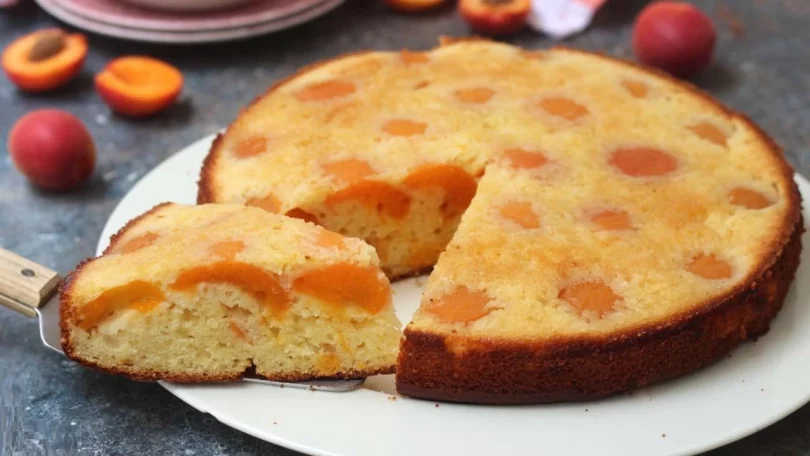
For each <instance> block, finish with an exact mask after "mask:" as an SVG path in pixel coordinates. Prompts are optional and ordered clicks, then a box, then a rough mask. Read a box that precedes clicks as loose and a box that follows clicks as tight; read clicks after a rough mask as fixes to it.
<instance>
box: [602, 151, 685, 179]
mask: <svg viewBox="0 0 810 456" xmlns="http://www.w3.org/2000/svg"><path fill="white" fill-rule="evenodd" d="M610 164H611V165H613V166H614V167H616V168H618V169H619V170H620V171H621V172H622V173H624V174H626V175H628V176H631V177H653V176H663V175H665V174H669V173H671V172H673V171H675V170H676V169H678V160H676V159H675V157H673V156H672V155H670V154H668V153H666V152H664V151H662V150H660V149H655V148H652V147H626V148H621V149H617V150H616V151H614V152H613V154H612V155H611V157H610Z"/></svg>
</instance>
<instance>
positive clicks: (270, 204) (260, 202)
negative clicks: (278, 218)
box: [245, 193, 281, 214]
mask: <svg viewBox="0 0 810 456" xmlns="http://www.w3.org/2000/svg"><path fill="white" fill-rule="evenodd" d="M245 205H247V206H255V207H258V208H261V209H264V210H266V211H267V212H270V213H273V214H278V212H279V211H280V210H281V201H279V199H278V198H276V195H274V194H272V193H268V194H267V196H265V197H262V198H250V199H249V200H247V202H245Z"/></svg>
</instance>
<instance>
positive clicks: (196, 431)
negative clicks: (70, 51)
mask: <svg viewBox="0 0 810 456" xmlns="http://www.w3.org/2000/svg"><path fill="white" fill-rule="evenodd" d="M643 3H644V2H641V1H637V0H611V1H610V2H609V3H608V5H607V6H606V7H605V8H604V10H603V11H601V12H600V13H599V15H598V17H597V20H596V21H595V24H594V25H593V26H592V27H591V28H590V29H589V30H588V31H587V32H586V33H584V34H582V35H580V36H578V37H576V38H573V39H571V40H569V42H568V44H570V45H573V46H578V47H583V48H587V49H595V50H601V51H604V52H607V53H609V54H613V55H617V56H625V57H629V56H630V55H631V52H630V44H629V43H630V24H631V22H632V18H633V16H634V14H635V12H636V11H638V9H639V8H640V7H641V5H642V4H643ZM694 3H698V4H700V5H701V6H702V7H703V8H704V10H705V11H707V12H709V13H711V15H712V16H713V17H714V18H715V20H716V23H717V24H718V28H719V32H720V36H721V39H720V42H719V46H718V49H717V59H716V62H715V64H714V66H713V67H712V68H711V69H710V70H708V71H707V72H706V73H704V74H703V75H701V76H700V77H698V78H697V79H696V80H695V82H696V83H697V84H698V85H699V86H701V87H703V88H704V89H706V90H708V91H710V92H711V93H712V94H714V95H716V96H717V97H719V98H720V99H721V100H723V101H724V102H726V103H727V104H728V105H730V106H731V107H733V108H735V109H738V110H741V111H744V112H746V113H747V114H748V115H749V116H750V117H752V118H753V119H754V120H755V121H756V122H758V123H760V125H761V126H762V127H763V128H764V129H765V130H766V131H768V132H769V133H770V134H771V135H772V136H773V137H774V138H775V139H776V140H777V142H779V143H780V144H781V145H782V146H783V147H784V148H785V149H786V154H787V156H788V158H789V160H790V161H791V163H792V164H793V165H794V166H795V167H796V168H797V169H798V170H799V171H800V172H802V173H803V174H805V175H810V155H808V152H807V151H808V148H809V147H810V76H808V75H810V72H809V71H808V70H810V61H808V56H810V32H808V31H807V29H808V27H810V2H807V1H806V0H740V1H731V0H726V1H725V2H720V1H710V0H706V1H697V2H694ZM732 23H740V24H742V25H743V26H744V27H743V30H742V35H741V36H735V33H734V32H733V30H734V29H735V28H736V29H737V34H738V35H739V33H740V31H741V30H739V27H737V26H732ZM55 24H57V22H56V21H55V20H53V19H51V18H50V17H48V16H47V15H46V14H45V13H43V12H42V11H41V10H39V9H38V8H37V7H36V6H34V5H32V4H31V3H30V0H23V4H22V5H21V6H19V7H17V8H14V9H12V10H6V11H4V10H0V47H4V46H5V45H6V44H8V43H9V42H10V41H11V40H12V39H13V38H15V37H17V36H19V35H22V34H24V33H26V32H29V31H31V30H34V29H37V28H41V27H46V26H53V25H55ZM465 34H468V30H467V28H466V27H465V25H464V24H463V23H462V21H461V20H460V19H459V17H458V16H457V15H456V14H455V13H454V12H453V10H452V8H447V9H446V10H444V11H440V12H438V13H436V14H430V15H424V16H415V17H405V16H400V15H396V14H393V13H391V12H390V11H388V10H387V9H386V8H385V7H384V6H382V0H373V1H372V0H349V2H348V3H347V4H345V5H343V6H342V7H340V8H339V9H338V10H336V11H334V12H332V13H330V14H328V15H327V16H325V17H322V18H321V19H318V20H316V21H314V22H311V23H308V24H306V25H303V26H299V27H297V28H295V29H292V30H289V31H285V32H282V33H277V34H274V35H269V36H266V37H262V38H258V39H253V40H249V41H242V42H236V43H230V44H220V45H211V46H192V47H173V46H155V45H144V44H138V43H129V42H124V41H119V40H114V39H108V38H104V37H100V36H95V35H90V48H91V52H90V55H89V56H88V60H87V63H86V65H85V69H84V71H83V72H82V75H81V77H79V78H78V80H76V81H74V82H73V83H71V84H70V85H69V86H68V87H66V88H65V89H63V90H59V91H57V92H54V93H49V94H45V95H37V96H31V95H25V94H23V93H21V92H19V91H17V90H16V89H15V88H14V87H13V86H12V85H11V84H10V83H9V82H8V80H6V79H5V78H2V77H0V134H2V137H1V138H0V140H1V141H2V144H5V142H6V140H7V135H8V131H9V129H10V128H11V125H12V123H13V122H14V120H15V119H17V118H18V117H20V116H21V115H23V114H24V113H25V112H27V111H30V110H32V109H36V108H41V107H46V106H55V107H60V108H63V109H67V110H69V111H72V112H73V113H75V114H77V115H78V116H79V117H81V118H82V119H84V121H85V122H86V123H87V125H88V126H89V128H90V130H91V132H92V134H93V136H94V138H95V140H96V144H97V147H98V151H99V162H98V168H97V171H96V173H95V177H94V179H93V180H92V182H91V183H90V184H89V185H88V186H86V187H85V188H84V189H82V190H80V191H77V192H74V193H70V194H62V195H53V194H45V193H42V192H39V191H37V190H34V189H33V188H31V187H30V186H29V185H27V184H26V182H25V181H24V180H23V178H22V177H21V176H20V175H19V174H17V173H16V172H15V171H14V169H13V167H12V165H11V162H10V160H9V158H8V156H7V155H6V154H5V153H4V154H2V156H1V157H0V246H2V247H4V248H6V249H10V250H12V251H15V252H17V253H19V254H21V255H24V256H27V257H29V258H32V259H33V260H35V261H38V262H40V263H43V264H45V265H48V266H50V267H52V268H55V269H57V270H59V271H62V272H65V271H68V270H69V269H70V268H71V267H73V266H74V265H75V264H76V263H77V262H78V261H80V260H81V259H83V258H85V257H87V256H90V255H92V254H93V252H94V248H95V245H96V242H97V240H98V236H99V234H100V232H101V228H102V226H103V224H104V222H105V221H106V219H107V216H108V214H109V213H110V212H111V211H112V209H113V208H114V207H115V205H116V204H117V202H118V201H119V199H120V198H121V197H122V196H123V195H124V194H125V193H126V192H127V190H128V189H129V188H130V187H131V186H132V185H133V184H134V183H135V182H136V181H137V180H138V179H139V178H140V177H141V176H143V174H144V173H146V172H147V171H148V170H150V169H151V168H152V167H154V166H155V165H156V164H158V163H160V162H161V161H162V160H163V159H165V158H166V157H168V156H169V155H171V154H172V153H174V152H175V151H177V150H179V149H180V148H182V147H183V146H185V145H187V144H189V143H191V142H192V141H194V140H196V139H198V138H200V137H202V136H205V135H207V134H210V133H212V132H214V131H216V130H217V129H218V128H220V127H222V126H224V125H226V124H227V123H228V122H229V121H230V120H231V119H233V118H234V117H235V116H236V114H237V112H238V110H239V108H240V107H241V106H243V105H245V104H246V103H248V102H249V101H250V100H251V99H253V97H255V96H256V95H257V94H259V93H261V92H262V91H263V90H264V89H265V88H266V87H267V86H268V85H269V84H270V83H271V82H273V81H274V80H276V79H279V78H281V77H283V76H286V75H288V74H290V73H291V72H293V71H294V70H295V69H296V68H298V67H301V66H303V65H305V64H308V63H310V62H313V61H315V60H319V59H323V58H328V57H333V56H336V55H338V54H341V53H344V52H347V51H354V50H358V49H366V48H378V49H400V48H403V47H407V48H417V49H418V48H429V47H432V46H433V45H434V43H435V42H436V40H437V37H438V36H439V35H452V36H461V35H465ZM511 41H513V42H515V43H518V44H521V45H525V46H528V47H542V46H548V45H551V44H553V43H552V42H551V41H550V40H549V39H547V38H544V37H542V36H540V35H537V34H534V33H532V32H529V31H526V32H523V33H522V34H520V35H518V36H516V37H514V38H513V39H512V40H511ZM122 54H148V55H153V56H156V57H159V58H163V59H166V60H168V61H170V62H173V63H174V64H176V65H178V66H179V67H180V68H181V69H182V70H183V72H184V74H185V76H186V87H185V91H184V94H183V96H182V100H181V102H180V103H178V104H177V105H175V106H173V107H172V108H170V109H169V110H167V111H166V112H164V113H162V114H160V115H157V116H155V117H152V118H150V119H145V120H129V119H124V118H121V117H117V116H115V115H112V114H110V112H109V111H108V110H107V108H106V107H105V106H104V104H102V103H101V101H100V99H99V97H98V96H97V95H96V94H95V93H94V91H93V85H92V75H93V74H94V73H95V72H97V71H99V70H100V69H101V68H102V66H103V65H104V64H105V62H107V61H109V60H110V59H112V58H114V57H116V56H119V55H122ZM808 453H810V406H806V407H804V408H802V409H800V410H799V411H797V412H795V413H793V414H792V415H791V416H789V417H788V418H786V419H784V420H782V421H781V422H779V423H777V424H775V425H773V426H771V427H769V428H767V429H765V430H763V431H761V432H759V433H757V434H755V435H753V436H751V437H748V438H746V439H744V440H742V441H740V442H737V443H734V444H731V445H729V446H727V447H724V448H721V449H719V450H716V451H714V452H712V453H710V454H711V455H713V456H722V455H729V456H730V455H741V454H745V455H749V454H750V455H806V454H808ZM0 454H3V455H6V454H9V455H11V454H13V455H17V454H71V455H72V454H81V455H91V454H100V455H114V454H138V455H163V454H183V455H219V454H227V455H252V454H265V455H293V454H296V453H294V452H292V451H288V450H285V449H282V448H279V447H276V446H274V445H271V444H268V443H265V442H262V441H260V440H258V439H254V438H253V437H250V436H247V435H245V434H242V433H240V432H238V431H235V430H233V429H230V428H228V427H227V426H225V425H223V424H220V423H219V422H217V421H216V420H215V419H214V418H213V417H211V416H210V415H206V414H203V413H199V412H197V411H195V410H194V409H192V408H191V407H189V406H187V405H185V404H184V403H182V402H181V401H180V400H178V399H176V398H174V397H173V396H171V395H170V394H169V393H168V392H166V391H165V390H164V389H163V388H161V387H159V386H157V385H154V384H143V383H135V382H130V381H127V380H123V379H119V378H115V377H111V376H107V375H103V374H99V373H96V372H93V371H90V370H88V369H85V368H83V367H80V366H78V365H75V364H74V363H72V362H70V361H68V360H66V359H64V358H62V357H60V356H59V355H57V354H55V353H53V352H51V351H50V350H48V349H46V348H45V347H43V346H42V345H41V344H40V342H39V336H38V334H37V327H36V323H35V321H33V320H29V319H26V318H25V317H22V316H19V315H16V314H14V313H13V312H10V311H5V310H0Z"/></svg>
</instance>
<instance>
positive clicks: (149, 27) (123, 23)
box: [51, 0, 329, 33]
mask: <svg viewBox="0 0 810 456" xmlns="http://www.w3.org/2000/svg"><path fill="white" fill-rule="evenodd" d="M51 1H52V2H53V4H54V5H56V6H57V7H59V8H61V9H63V10H65V11H67V12H69V13H72V14H75V15H77V16H81V17H83V18H84V19H87V20H88V21H92V22H99V23H104V24H107V25H110V26H115V27H123V28H126V29H134V30H141V31H147V32H151V31H154V32H168V33H201V32H213V31H222V30H230V29H236V28H241V27H248V26H252V25H259V24H264V23H269V22H274V21H281V20H284V19H286V18H288V17H291V16H296V15H298V14H300V13H303V12H305V11H306V10H308V9H310V8H315V7H317V6H319V5H321V4H324V3H327V2H328V1H329V0H307V1H290V4H289V5H286V6H285V7H284V8H282V9H281V10H280V11H274V10H272V9H270V8H268V9H267V10H266V11H263V12H261V13H259V14H254V15H245V17H243V18H242V19H239V20H233V19H232V20H231V21H234V22H233V23H231V24H228V25H224V24H220V25H216V24H215V22H216V21H217V20H216V19H196V21H197V22H198V23H197V24H195V25H190V24H188V22H187V21H181V20H174V23H175V24H177V26H175V27H172V26H171V25H170V24H167V22H171V21H172V20H171V19H132V18H129V19H125V18H122V17H120V16H119V15H114V14H109V13H106V12H102V11H96V10H93V9H92V8H89V7H86V6H82V5H81V4H76V3H74V2H72V1H71V0H51ZM102 1H107V2H116V1H118V0H102ZM128 7H130V8H136V9H141V8H137V7H135V6H130V5H128ZM155 14H161V13H160V12H156V13H155ZM243 14H244V13H243ZM178 15H179V14H178ZM185 16H187V18H193V16H194V15H193V14H192V15H188V14H187V15H185ZM219 21H223V19H219ZM199 22H202V24H200V23H199Z"/></svg>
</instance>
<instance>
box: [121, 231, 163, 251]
mask: <svg viewBox="0 0 810 456" xmlns="http://www.w3.org/2000/svg"><path fill="white" fill-rule="evenodd" d="M159 237H160V235H158V234H157V233H152V232H151V231H150V232H147V233H144V234H142V235H140V236H138V237H135V238H132V239H130V240H129V241H127V243H126V244H124V245H122V246H121V247H119V248H117V249H113V252H115V253H132V252H135V251H137V250H140V249H142V248H144V247H148V246H150V245H152V244H153V243H154V242H155V241H156V240H157V239H158V238H159Z"/></svg>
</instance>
